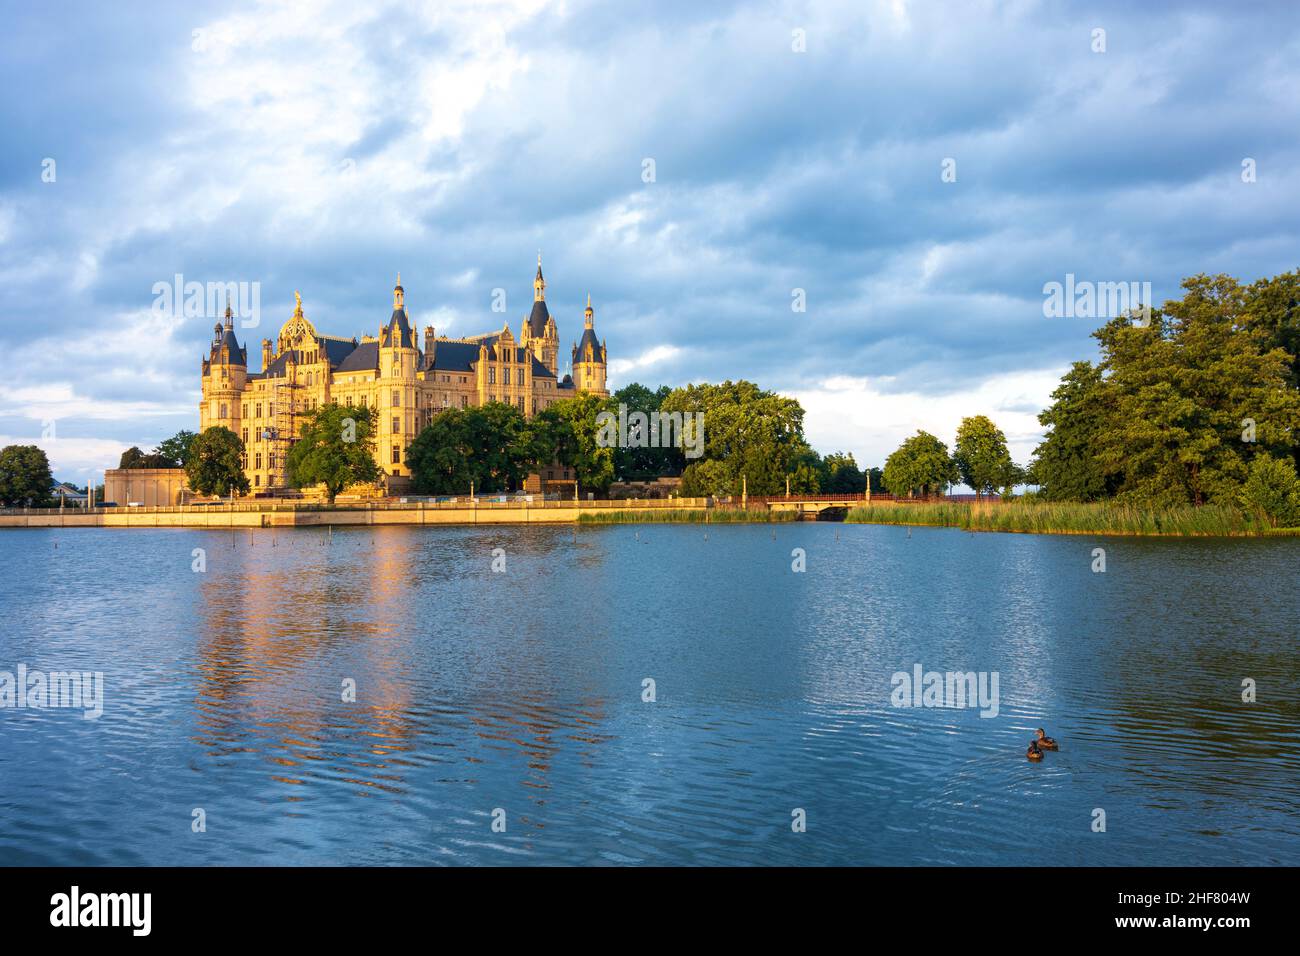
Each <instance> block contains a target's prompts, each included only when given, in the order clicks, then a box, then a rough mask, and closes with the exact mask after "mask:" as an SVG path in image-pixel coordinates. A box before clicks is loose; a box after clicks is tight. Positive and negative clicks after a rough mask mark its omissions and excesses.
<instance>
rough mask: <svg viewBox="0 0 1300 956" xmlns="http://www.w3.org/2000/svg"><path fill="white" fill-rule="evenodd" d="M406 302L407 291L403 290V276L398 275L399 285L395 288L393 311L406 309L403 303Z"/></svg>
mask: <svg viewBox="0 0 1300 956" xmlns="http://www.w3.org/2000/svg"><path fill="white" fill-rule="evenodd" d="M405 300H406V291H405V290H404V289H403V288H402V274H401V273H400V272H399V273H397V285H395V286H393V311H394V312H396V311H397V310H398V309H401V308H404V307H405V306H404V305H403V303H404V302H405Z"/></svg>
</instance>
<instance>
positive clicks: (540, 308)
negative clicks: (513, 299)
mask: <svg viewBox="0 0 1300 956" xmlns="http://www.w3.org/2000/svg"><path fill="white" fill-rule="evenodd" d="M537 273H538V275H541V269H540V268H538V270H537ZM550 317H551V313H550V311H549V310H548V309H547V308H546V300H545V299H537V300H535V301H534V302H533V311H532V312H531V313H530V314H529V316H528V336H529V338H538V339H540V338H541V337H542V336H543V335H545V334H546V322H547V320H548V319H550Z"/></svg>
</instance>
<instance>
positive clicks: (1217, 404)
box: [1031, 273, 1300, 505]
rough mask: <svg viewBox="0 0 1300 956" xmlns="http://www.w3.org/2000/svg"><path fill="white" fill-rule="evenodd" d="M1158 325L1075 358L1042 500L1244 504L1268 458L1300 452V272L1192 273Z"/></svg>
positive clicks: (1058, 399) (1129, 326) (1113, 327)
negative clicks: (1250, 275) (1094, 358)
mask: <svg viewBox="0 0 1300 956" xmlns="http://www.w3.org/2000/svg"><path fill="white" fill-rule="evenodd" d="M1183 289H1184V290H1185V291H1184V295H1183V297H1182V298H1181V299H1176V300H1171V301H1169V302H1166V303H1165V304H1164V306H1163V307H1162V308H1160V309H1153V310H1152V311H1151V315H1150V321H1149V322H1138V323H1135V322H1134V321H1133V318H1132V317H1131V316H1118V317H1116V318H1114V319H1112V320H1110V321H1109V322H1107V323H1106V324H1105V325H1103V326H1102V327H1101V328H1099V329H1098V330H1097V331H1096V332H1095V333H1093V336H1094V338H1096V339H1097V341H1098V342H1099V343H1100V346H1101V361H1100V363H1099V364H1098V365H1097V366H1096V368H1093V367H1091V366H1089V365H1088V364H1087V363H1078V364H1076V365H1075V366H1074V367H1073V368H1072V369H1071V371H1070V373H1069V374H1067V376H1066V378H1065V379H1064V380H1063V381H1062V384H1061V387H1060V388H1058V389H1057V391H1056V392H1055V393H1053V398H1054V399H1055V403H1054V404H1053V406H1052V407H1051V408H1049V409H1048V410H1047V411H1045V412H1044V413H1043V415H1042V416H1040V421H1042V422H1043V423H1044V424H1048V425H1051V426H1052V430H1051V432H1049V433H1048V435H1047V437H1046V439H1045V440H1044V442H1043V444H1041V445H1040V446H1039V448H1038V450H1037V451H1036V452H1035V456H1034V462H1033V465H1032V467H1031V472H1032V475H1033V480H1034V481H1036V482H1038V483H1039V484H1041V485H1042V489H1043V492H1044V496H1045V497H1050V498H1071V499H1078V500H1094V499H1096V498H1101V497H1109V496H1111V495H1114V496H1115V497H1118V498H1120V499H1122V500H1126V501H1131V502H1134V503H1138V504H1143V505H1179V504H1188V503H1190V504H1201V503H1204V502H1213V501H1222V502H1226V503H1233V504H1235V503H1238V501H1239V496H1240V492H1241V489H1242V486H1243V485H1244V483H1245V482H1246V481H1247V480H1248V477H1249V475H1250V472H1251V467H1252V462H1253V460H1254V459H1255V458H1256V457H1258V456H1260V455H1268V456H1270V457H1273V458H1283V457H1290V458H1292V459H1293V460H1300V390H1298V389H1297V388H1296V361H1297V360H1296V356H1295V354H1294V353H1293V352H1288V351H1287V350H1286V349H1287V348H1288V347H1295V346H1296V344H1297V342H1298V341H1300V339H1298V338H1297V336H1298V334H1300V330H1297V326H1296V318H1297V314H1298V312H1300V306H1298V305H1297V302H1300V276H1297V275H1296V274H1292V273H1288V274H1286V275H1283V276H1279V277H1276V278H1275V279H1272V280H1262V281H1261V282H1257V283H1255V284H1254V285H1252V286H1250V287H1243V286H1241V285H1240V284H1239V283H1238V282H1237V280H1236V279H1233V278H1232V277H1231V276H1225V275H1219V276H1205V275H1198V276H1193V277H1191V278H1189V279H1185V280H1184V281H1183Z"/></svg>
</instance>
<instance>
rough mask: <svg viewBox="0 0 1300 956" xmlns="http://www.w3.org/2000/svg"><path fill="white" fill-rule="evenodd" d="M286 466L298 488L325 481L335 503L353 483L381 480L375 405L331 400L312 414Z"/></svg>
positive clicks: (289, 478)
mask: <svg viewBox="0 0 1300 956" xmlns="http://www.w3.org/2000/svg"><path fill="white" fill-rule="evenodd" d="M285 470H286V472H287V474H288V480H289V484H290V485H291V486H292V487H294V488H305V487H309V486H311V485H324V486H325V497H326V498H327V499H328V501H329V502H330V503H331V504H333V502H334V499H335V498H336V497H338V493H339V492H340V491H342V490H343V489H344V488H347V487H348V486H349V485H356V484H361V483H364V482H371V481H378V480H379V478H380V476H381V475H382V472H381V471H380V469H379V466H378V465H377V464H375V439H374V424H373V418H372V412H371V409H369V408H347V407H344V406H342V405H333V404H331V405H323V406H321V407H320V408H319V409H317V410H316V411H315V412H314V413H312V414H310V415H308V416H307V417H306V418H305V419H304V421H303V425H302V430H301V432H300V433H299V438H298V440H297V441H296V442H294V444H293V446H292V447H291V448H290V449H289V455H288V457H287V459H286V460H285Z"/></svg>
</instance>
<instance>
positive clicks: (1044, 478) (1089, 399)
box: [1027, 362, 1122, 501]
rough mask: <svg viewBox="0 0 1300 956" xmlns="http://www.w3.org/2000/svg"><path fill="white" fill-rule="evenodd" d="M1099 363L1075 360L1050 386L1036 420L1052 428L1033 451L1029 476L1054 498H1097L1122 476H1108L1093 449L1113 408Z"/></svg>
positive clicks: (1043, 494)
mask: <svg viewBox="0 0 1300 956" xmlns="http://www.w3.org/2000/svg"><path fill="white" fill-rule="evenodd" d="M1109 401H1110V398H1109V395H1108V392H1107V390H1106V389H1105V387H1104V383H1103V380H1102V375H1101V369H1100V368H1098V367H1097V366H1095V365H1093V364H1092V363H1091V362H1075V363H1074V365H1072V366H1071V367H1070V371H1068V372H1066V373H1065V377H1064V378H1062V379H1061V384H1060V385H1058V386H1057V387H1056V391H1054V392H1052V404H1051V406H1050V407H1048V408H1047V409H1045V410H1044V411H1043V412H1041V413H1040V414H1039V416H1038V422H1039V424H1041V425H1045V426H1047V428H1049V429H1050V430H1049V431H1048V432H1047V434H1046V436H1045V437H1044V438H1043V441H1042V444H1040V445H1039V446H1038V448H1037V449H1035V451H1034V457H1033V460H1032V461H1031V463H1030V466H1029V474H1028V476H1027V478H1028V480H1029V481H1030V482H1032V483H1033V484H1036V485H1039V486H1040V496H1041V497H1043V498H1046V499H1049V500H1053V501H1098V500H1100V499H1102V498H1108V497H1110V496H1111V495H1113V494H1114V493H1115V490H1116V488H1117V487H1118V484H1119V480H1120V479H1121V477H1122V476H1120V475H1118V474H1112V475H1111V476H1110V477H1108V476H1107V475H1106V474H1105V472H1104V471H1103V469H1102V466H1101V462H1100V460H1099V459H1098V457H1097V455H1098V453H1099V451H1100V448H1101V439H1102V433H1103V432H1104V431H1105V429H1106V427H1107V421H1108V419H1109V418H1110V416H1111V415H1112V414H1113V412H1112V411H1111V409H1110V407H1109V406H1108V402H1109Z"/></svg>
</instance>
